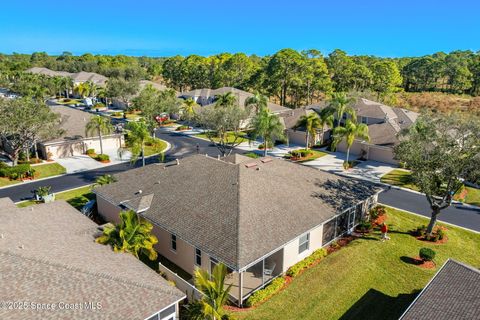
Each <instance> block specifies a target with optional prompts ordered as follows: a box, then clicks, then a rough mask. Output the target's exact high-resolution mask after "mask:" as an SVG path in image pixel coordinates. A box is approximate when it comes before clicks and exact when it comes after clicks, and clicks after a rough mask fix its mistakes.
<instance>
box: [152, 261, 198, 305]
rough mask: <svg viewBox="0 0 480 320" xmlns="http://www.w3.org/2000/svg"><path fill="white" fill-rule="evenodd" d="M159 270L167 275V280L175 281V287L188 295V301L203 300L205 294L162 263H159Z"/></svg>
mask: <svg viewBox="0 0 480 320" xmlns="http://www.w3.org/2000/svg"><path fill="white" fill-rule="evenodd" d="M158 269H159V270H160V271H161V272H163V273H164V274H165V276H166V278H167V280H169V281H173V282H174V283H175V286H176V287H177V288H178V289H179V290H180V291H182V292H184V293H185V294H186V295H187V298H188V299H195V300H200V299H201V298H202V296H203V293H201V292H200V291H198V290H197V288H195V286H193V285H192V284H190V283H189V282H188V281H186V280H185V279H183V278H182V277H180V276H179V275H178V274H176V273H175V272H173V271H172V270H170V269H168V268H167V267H165V266H164V265H163V264H162V263H161V262H159V263H158Z"/></svg>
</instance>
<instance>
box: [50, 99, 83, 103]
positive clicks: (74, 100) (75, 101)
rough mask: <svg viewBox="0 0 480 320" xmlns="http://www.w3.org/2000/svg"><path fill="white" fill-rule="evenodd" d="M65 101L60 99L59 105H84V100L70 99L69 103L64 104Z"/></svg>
mask: <svg viewBox="0 0 480 320" xmlns="http://www.w3.org/2000/svg"><path fill="white" fill-rule="evenodd" d="M63 100H64V99H58V100H57V101H56V102H57V103H58V104H77V103H82V100H80V99H70V101H68V102H64V101H63Z"/></svg>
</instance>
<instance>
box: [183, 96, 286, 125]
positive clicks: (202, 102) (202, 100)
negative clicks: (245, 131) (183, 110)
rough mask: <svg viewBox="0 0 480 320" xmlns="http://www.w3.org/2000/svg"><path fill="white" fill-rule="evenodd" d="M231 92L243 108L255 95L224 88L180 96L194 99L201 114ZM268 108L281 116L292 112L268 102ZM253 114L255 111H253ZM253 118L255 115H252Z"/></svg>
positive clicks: (248, 120) (248, 121)
mask: <svg viewBox="0 0 480 320" xmlns="http://www.w3.org/2000/svg"><path fill="white" fill-rule="evenodd" d="M228 92H231V93H233V94H234V95H235V97H236V98H237V103H238V105H239V106H240V107H241V108H243V107H244V106H245V100H247V99H248V98H249V97H253V96H254V95H253V94H252V93H250V92H247V91H243V90H240V89H237V88H232V87H222V88H218V89H195V90H191V91H187V92H182V93H180V94H179V95H178V97H179V98H181V99H185V100H186V99H193V100H194V101H195V102H196V103H197V104H198V105H199V106H200V108H198V111H200V112H201V110H202V109H204V108H212V107H213V106H214V105H215V101H216V100H217V96H219V95H222V94H225V93H228ZM267 107H268V109H269V110H270V112H271V113H274V114H280V113H282V112H286V111H288V110H290V109H289V108H286V107H282V106H281V105H278V104H276V103H272V102H270V101H269V102H268V103H267ZM252 113H253V111H252ZM252 116H253V114H252ZM250 119H251V118H249V119H247V120H246V121H244V123H243V124H242V128H245V127H248V124H249V123H250Z"/></svg>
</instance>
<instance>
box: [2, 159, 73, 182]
mask: <svg viewBox="0 0 480 320" xmlns="http://www.w3.org/2000/svg"><path fill="white" fill-rule="evenodd" d="M32 168H33V169H35V179H42V178H48V177H53V176H58V175H60V174H64V173H66V172H67V170H66V169H65V168H64V167H63V166H61V165H59V164H58V163H46V164H39V165H36V166H32ZM21 182H22V181H21V180H10V179H8V178H0V187H5V186H9V185H13V184H17V183H21Z"/></svg>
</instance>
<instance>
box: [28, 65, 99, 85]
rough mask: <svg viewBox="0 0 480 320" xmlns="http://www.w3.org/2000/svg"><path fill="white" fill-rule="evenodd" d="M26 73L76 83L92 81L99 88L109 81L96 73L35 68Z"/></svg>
mask: <svg viewBox="0 0 480 320" xmlns="http://www.w3.org/2000/svg"><path fill="white" fill-rule="evenodd" d="M26 72H29V73H35V74H43V75H46V76H50V77H53V76H58V77H68V78H71V79H72V80H73V81H75V82H86V81H91V82H93V83H95V84H96V85H99V86H104V85H105V84H106V82H107V81H108V78H107V77H105V76H104V75H101V74H98V73H95V72H86V71H80V72H77V73H71V72H66V71H55V70H50V69H48V68H43V67H33V68H30V69H28V70H26Z"/></svg>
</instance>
